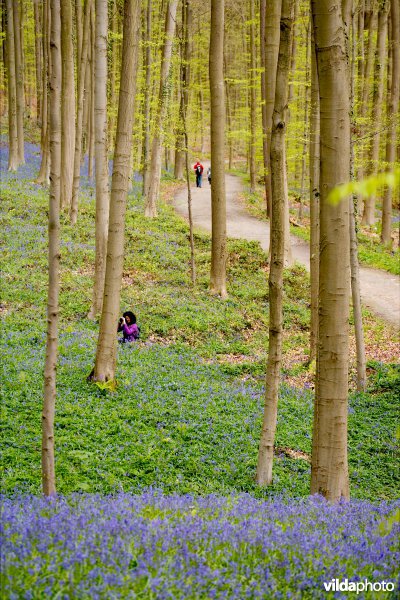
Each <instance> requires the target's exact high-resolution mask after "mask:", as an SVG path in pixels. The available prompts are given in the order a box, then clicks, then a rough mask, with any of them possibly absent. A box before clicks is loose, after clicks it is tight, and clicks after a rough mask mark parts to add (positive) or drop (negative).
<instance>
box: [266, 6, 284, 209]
mask: <svg viewBox="0 0 400 600" xmlns="http://www.w3.org/2000/svg"><path fill="white" fill-rule="evenodd" d="M281 5H282V3H281V1H280V0H265V11H266V12H265V14H266V21H265V37H264V40H263V42H264V43H263V45H264V50H263V53H264V59H265V92H264V97H265V120H266V128H267V144H266V147H267V156H266V161H265V162H267V165H266V168H267V171H268V175H267V198H272V189H271V165H270V151H269V148H270V145H271V128H272V113H273V110H274V104H275V85H276V67H277V64H278V52H279V39H280V32H279V26H280V25H279V23H280V19H281ZM271 202H272V200H271Z"/></svg>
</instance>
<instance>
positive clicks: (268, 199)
mask: <svg viewBox="0 0 400 600" xmlns="http://www.w3.org/2000/svg"><path fill="white" fill-rule="evenodd" d="M265 23H266V0H260V56H261V118H262V132H263V136H262V141H263V180H264V187H265V205H266V210H267V217H270V216H271V197H270V192H271V190H270V185H269V145H268V127H267V107H266V83H265V82H266V75H265V47H266V39H265ZM229 168H231V166H229Z"/></svg>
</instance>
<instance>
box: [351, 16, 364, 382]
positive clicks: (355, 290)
mask: <svg viewBox="0 0 400 600" xmlns="http://www.w3.org/2000/svg"><path fill="white" fill-rule="evenodd" d="M350 12H351V13H352V14H351V16H350V19H351V33H352V35H351V76H350V106H351V115H352V123H351V131H353V130H354V98H355V89H354V88H355V81H356V79H355V75H356V38H355V31H356V23H355V11H350ZM350 143H351V147H350V178H351V180H353V179H354V140H353V135H352V133H351V134H350ZM356 202H357V198H356V197H351V198H349V203H350V273H351V295H352V301H353V317H354V330H355V337H356V355H357V390H358V391H359V392H365V388H366V385H367V373H366V358H365V343H364V329H363V321H362V310H361V293H360V265H359V261H358V240H357V219H356V206H357V204H356Z"/></svg>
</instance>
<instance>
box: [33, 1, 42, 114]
mask: <svg viewBox="0 0 400 600" xmlns="http://www.w3.org/2000/svg"><path fill="white" fill-rule="evenodd" d="M33 16H34V20H35V69H36V118H37V121H38V123H41V119H42V94H43V88H42V85H43V75H42V68H43V62H42V61H43V48H42V46H43V39H42V23H41V14H40V2H39V0H33Z"/></svg>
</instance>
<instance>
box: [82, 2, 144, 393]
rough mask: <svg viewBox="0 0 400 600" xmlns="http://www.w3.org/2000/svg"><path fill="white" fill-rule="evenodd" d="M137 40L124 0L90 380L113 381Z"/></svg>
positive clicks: (132, 13) (130, 6)
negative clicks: (104, 259)
mask: <svg viewBox="0 0 400 600" xmlns="http://www.w3.org/2000/svg"><path fill="white" fill-rule="evenodd" d="M139 39H140V1H139V0H125V2H124V21H123V41H122V64H121V82H120V91H119V103H118V120H117V136H116V140H115V153H114V166H113V175H112V184H111V202H110V219H109V229H108V244H107V262H106V276H105V284H104V299H103V308H102V313H101V321H100V332H99V339H98V343H97V353H96V364H95V367H94V374H93V378H94V379H95V380H96V381H111V382H114V381H115V370H116V362H117V336H116V326H117V321H118V313H119V304H120V296H121V282H122V270H123V259H124V233H125V212H126V198H127V193H128V180H129V173H130V166H131V153H132V127H133V119H134V106H135V95H136V74H137V62H138V54H139Z"/></svg>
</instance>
